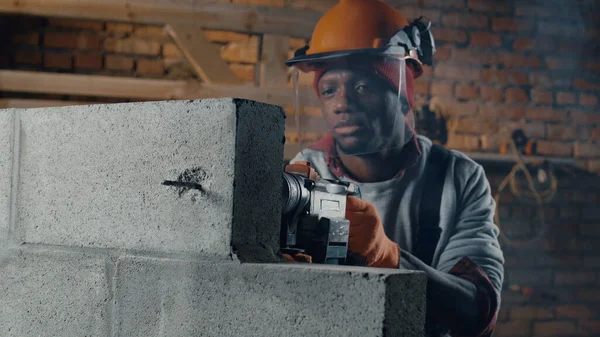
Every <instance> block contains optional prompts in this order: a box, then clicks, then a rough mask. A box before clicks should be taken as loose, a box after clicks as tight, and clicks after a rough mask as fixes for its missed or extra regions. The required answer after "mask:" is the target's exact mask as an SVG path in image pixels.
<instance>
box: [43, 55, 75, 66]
mask: <svg viewBox="0 0 600 337" xmlns="http://www.w3.org/2000/svg"><path fill="white" fill-rule="evenodd" d="M72 59H73V57H72V56H71V55H66V54H54V53H46V54H44V67H45V68H61V69H69V68H71V66H72Z"/></svg>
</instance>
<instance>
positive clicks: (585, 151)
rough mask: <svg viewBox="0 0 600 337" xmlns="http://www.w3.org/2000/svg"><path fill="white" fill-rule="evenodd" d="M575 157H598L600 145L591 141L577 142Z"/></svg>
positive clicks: (599, 155)
mask: <svg viewBox="0 0 600 337" xmlns="http://www.w3.org/2000/svg"><path fill="white" fill-rule="evenodd" d="M575 157H578V158H596V157H600V145H599V144H589V143H576V144H575Z"/></svg>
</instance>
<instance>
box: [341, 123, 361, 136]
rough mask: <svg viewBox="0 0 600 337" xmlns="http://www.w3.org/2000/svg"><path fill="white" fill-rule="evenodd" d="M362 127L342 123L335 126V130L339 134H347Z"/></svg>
mask: <svg viewBox="0 0 600 337" xmlns="http://www.w3.org/2000/svg"><path fill="white" fill-rule="evenodd" d="M362 128H363V127H362V126H360V125H344V126H338V127H336V128H335V132H336V133H337V134H340V135H349V134H353V133H355V132H357V131H360V130H361V129H362Z"/></svg>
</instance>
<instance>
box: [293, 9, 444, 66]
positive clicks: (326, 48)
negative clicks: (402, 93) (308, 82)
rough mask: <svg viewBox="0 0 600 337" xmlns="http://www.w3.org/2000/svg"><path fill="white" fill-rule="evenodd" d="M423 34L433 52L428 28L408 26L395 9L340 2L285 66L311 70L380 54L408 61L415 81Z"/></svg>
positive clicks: (419, 62)
mask: <svg viewBox="0 0 600 337" xmlns="http://www.w3.org/2000/svg"><path fill="white" fill-rule="evenodd" d="M415 22H417V21H415ZM419 22H420V21H419ZM423 28H424V29H423ZM424 31H427V33H428V36H427V38H431V39H430V41H431V47H433V50H432V51H431V53H433V52H434V51H435V47H434V46H433V38H432V37H431V34H430V33H429V27H428V26H426V25H424V24H422V23H421V25H420V26H419V25H417V24H415V23H413V24H411V23H409V22H408V20H407V19H406V18H405V17H404V15H403V14H402V13H401V12H400V11H399V10H398V9H396V8H394V7H392V6H390V5H389V4H386V3H385V2H383V1H381V0H340V1H339V2H338V3H337V4H336V5H335V6H333V7H332V8H330V9H329V10H328V11H327V12H326V13H325V15H323V16H322V17H321V19H320V20H319V22H317V25H316V26H315V29H314V31H313V34H312V37H311V40H310V45H308V46H305V47H304V48H301V49H299V50H298V51H296V53H295V55H294V58H292V59H290V60H288V61H287V62H286V64H287V65H288V66H292V65H293V66H297V67H298V68H299V69H300V70H303V71H310V70H311V69H312V68H311V67H310V65H311V64H315V63H319V62H326V61H328V60H331V59H333V58H338V57H344V56H352V55H361V54H365V55H369V54H370V55H377V54H380V55H389V56H394V57H400V58H406V59H407V60H410V61H411V62H412V63H414V69H415V78H416V77H419V76H420V75H421V74H422V73H423V62H422V60H420V59H419V56H418V52H419V51H421V50H422V49H421V48H420V44H421V42H422V40H423V38H422V37H421V35H422V33H423V32H424ZM399 34H400V35H399ZM399 37H400V39H398V38H399ZM407 38H408V40H407ZM398 42H402V43H398Z"/></svg>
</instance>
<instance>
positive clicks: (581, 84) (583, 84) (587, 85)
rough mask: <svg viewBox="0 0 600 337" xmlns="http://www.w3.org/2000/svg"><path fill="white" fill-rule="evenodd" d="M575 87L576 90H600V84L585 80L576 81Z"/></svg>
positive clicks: (574, 82)
mask: <svg viewBox="0 0 600 337" xmlns="http://www.w3.org/2000/svg"><path fill="white" fill-rule="evenodd" d="M573 85H574V86H575V88H576V89H587V90H600V84H598V83H592V82H590V81H587V80H584V79H577V80H574V81H573Z"/></svg>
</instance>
